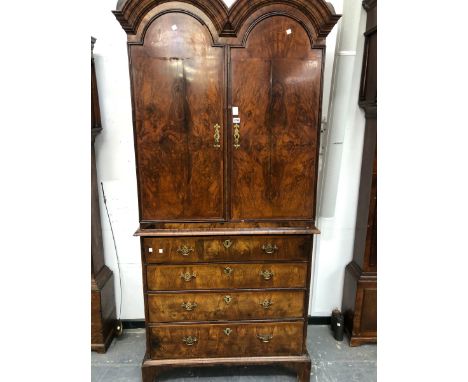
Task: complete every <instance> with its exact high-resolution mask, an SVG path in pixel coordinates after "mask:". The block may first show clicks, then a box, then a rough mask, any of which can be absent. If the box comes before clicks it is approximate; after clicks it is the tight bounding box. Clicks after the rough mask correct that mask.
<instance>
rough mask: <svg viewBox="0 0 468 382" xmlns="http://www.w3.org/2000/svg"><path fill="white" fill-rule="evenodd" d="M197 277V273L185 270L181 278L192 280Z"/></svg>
mask: <svg viewBox="0 0 468 382" xmlns="http://www.w3.org/2000/svg"><path fill="white" fill-rule="evenodd" d="M195 277H197V276H196V275H195V273H192V274H190V272H185V273H181V274H180V278H181V279H184V280H185V281H190V280H192V279H194V278H195Z"/></svg>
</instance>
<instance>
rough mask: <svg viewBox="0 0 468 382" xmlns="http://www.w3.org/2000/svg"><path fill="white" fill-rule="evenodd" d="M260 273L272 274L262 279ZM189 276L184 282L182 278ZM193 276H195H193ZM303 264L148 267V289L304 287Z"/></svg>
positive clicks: (305, 267)
mask: <svg viewBox="0 0 468 382" xmlns="http://www.w3.org/2000/svg"><path fill="white" fill-rule="evenodd" d="M260 272H272V273H273V276H270V278H269V279H265V278H264V277H263V276H262V275H261V274H260ZM184 274H188V275H190V276H191V277H190V278H189V279H188V281H185V279H183V278H182V275H184ZM193 275H195V277H193ZM306 275H307V263H291V264H288V263H284V264H274V263H272V264H257V263H250V264H211V265H185V266H183V265H182V266H178V265H149V266H148V267H147V283H148V289H149V290H185V289H195V290H196V289H224V288H305V287H306Z"/></svg>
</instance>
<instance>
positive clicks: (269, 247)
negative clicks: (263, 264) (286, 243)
mask: <svg viewBox="0 0 468 382" xmlns="http://www.w3.org/2000/svg"><path fill="white" fill-rule="evenodd" d="M262 249H263V251H264V252H265V253H266V254H268V255H271V254H273V253H275V251H276V250H278V247H277V246H276V244H271V243H267V244H263V245H262Z"/></svg>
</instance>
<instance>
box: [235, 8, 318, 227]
mask: <svg viewBox="0 0 468 382" xmlns="http://www.w3.org/2000/svg"><path fill="white" fill-rule="evenodd" d="M231 52H232V58H231V60H232V67H231V70H232V105H233V106H238V107H239V117H240V120H241V123H240V141H239V144H240V147H239V148H237V149H236V148H231V150H232V186H231V200H232V201H231V215H232V218H233V219H278V218H281V219H287V218H296V219H312V218H313V216H314V200H315V178H316V173H315V168H316V162H315V160H316V155H317V151H316V150H317V141H318V123H319V113H318V111H319V107H320V85H321V67H322V63H321V59H322V56H321V51H320V50H311V48H310V42H309V38H308V36H307V33H306V32H305V30H304V29H303V28H302V26H301V25H300V24H298V23H297V22H296V21H294V20H293V19H291V18H288V17H285V16H275V17H270V18H268V19H265V20H263V21H261V22H260V23H259V24H258V25H257V26H256V27H255V28H254V29H253V30H252V32H251V34H250V36H249V39H248V41H247V47H246V48H237V49H231Z"/></svg>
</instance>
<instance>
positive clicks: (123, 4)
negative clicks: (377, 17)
mask: <svg viewBox="0 0 468 382" xmlns="http://www.w3.org/2000/svg"><path fill="white" fill-rule="evenodd" d="M170 1H173V0H119V1H118V3H117V9H116V10H115V11H113V13H114V15H115V17H116V18H117V20H118V21H119V22H120V24H121V25H122V28H123V29H124V30H125V31H126V32H127V34H129V35H134V34H136V33H137V30H138V27H139V26H140V23H141V22H142V20H143V19H144V17H145V16H146V14H147V13H148V12H150V11H151V10H152V9H153V8H154V7H156V6H158V5H161V4H163V3H167V2H170ZM178 2H179V3H187V4H190V5H193V6H195V7H197V8H198V9H200V10H201V11H202V12H204V13H205V14H206V15H207V16H208V17H209V18H210V20H211V22H212V23H213V26H214V27H215V28H216V31H217V32H218V35H219V36H220V37H236V36H237V35H238V33H239V30H240V29H241V28H242V25H243V23H244V22H245V21H246V20H247V19H248V18H249V16H250V15H252V14H253V13H254V12H256V11H257V10H259V9H260V8H262V7H265V6H272V5H273V6H274V5H287V6H289V7H293V8H296V9H297V10H299V11H301V12H302V13H303V14H304V16H306V17H307V19H308V20H309V21H310V23H311V24H312V26H313V28H314V32H315V33H314V34H315V36H317V37H318V38H323V37H326V36H327V35H328V33H330V31H331V30H332V28H333V27H334V25H335V24H336V23H337V21H338V20H339V18H340V17H341V15H337V14H336V13H335V11H334V10H333V7H332V6H331V5H330V4H329V3H327V2H325V1H324V0H255V1H252V0H237V1H236V2H235V3H234V4H233V5H232V7H231V8H229V9H228V8H227V6H226V4H225V3H224V2H223V1H222V0H178Z"/></svg>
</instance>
